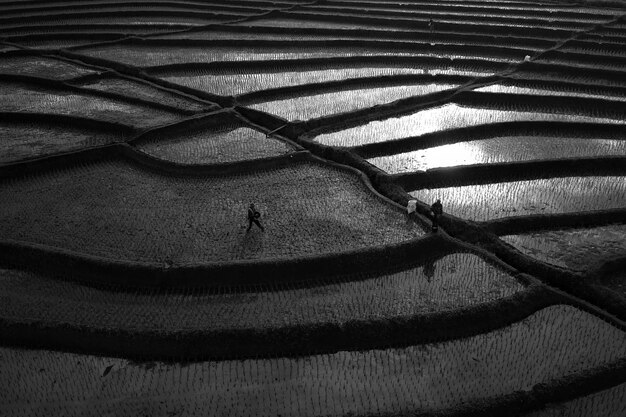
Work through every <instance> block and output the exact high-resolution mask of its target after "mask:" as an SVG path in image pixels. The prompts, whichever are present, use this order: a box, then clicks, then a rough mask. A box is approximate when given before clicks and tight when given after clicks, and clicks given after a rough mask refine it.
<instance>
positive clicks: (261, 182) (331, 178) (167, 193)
mask: <svg viewBox="0 0 626 417" xmlns="http://www.w3.org/2000/svg"><path fill="white" fill-rule="evenodd" d="M68 168H69V169H66V170H62V171H55V172H50V173H48V174H47V175H46V176H38V177H34V178H29V179H24V180H22V181H17V182H12V183H10V184H5V185H4V186H3V187H2V191H0V193H1V194H2V195H4V196H5V197H3V199H4V198H6V199H7V200H8V199H9V195H10V196H11V200H12V202H11V203H9V204H8V205H6V206H5V207H4V209H3V213H2V224H3V227H2V236H4V238H5V239H12V240H15V241H20V242H26V243H29V244H43V245H49V246H54V247H59V248H63V249H67V250H71V251H73V252H80V253H86V254H91V255H93V256H98V257H101V258H109V259H121V260H129V261H140V262H152V263H166V262H171V263H174V264H176V265H184V264H194V263H205V262H216V261H234V260H238V259H271V258H275V257H279V258H280V257H297V256H304V255H313V254H319V253H328V252H334V251H341V250H345V249H346V248H350V249H357V248H366V247H368V246H378V245H385V244H393V243H399V242H402V241H404V240H407V239H412V238H415V237H417V236H420V235H422V234H423V230H422V228H421V227H420V226H419V225H416V224H414V223H412V222H409V223H407V222H406V220H405V218H404V216H403V214H402V211H401V210H400V209H398V208H396V207H392V206H391V207H390V206H389V205H388V204H385V202H384V201H383V200H381V199H380V198H379V197H378V196H376V195H373V193H371V191H370V190H369V189H368V188H367V187H366V186H365V185H364V184H363V183H362V182H361V180H360V179H359V177H358V176H357V175H356V174H355V173H352V172H346V171H344V170H340V169H336V168H330V167H325V166H324V165H322V164H319V163H315V162H300V163H292V164H288V165H287V166H285V167H282V168H277V169H271V170H263V171H257V172H251V173H240V174H235V175H228V176H222V175H218V176H211V177H207V176H194V177H187V178H185V177H182V178H178V177H175V176H174V177H172V176H168V175H164V174H160V173H152V172H149V171H147V170H146V169H144V168H142V167H136V166H135V165H134V164H132V163H128V162H125V161H105V162H99V163H96V164H93V165H89V166H78V167H68ZM54 184H56V185H57V186H54ZM60 184H65V185H64V186H63V187H62V188H59V187H58V185H60ZM59 193H63V194H64V196H61V195H59ZM34 196H36V197H34ZM61 197H62V198H61ZM65 201H72V202H73V204H72V205H69V206H68V205H67V204H65ZM250 201H253V202H256V203H257V207H258V208H259V210H260V211H261V212H262V213H263V214H264V216H263V223H264V224H265V226H266V227H267V229H268V230H267V233H260V232H259V233H257V232H258V230H255V232H254V233H253V234H252V235H251V236H248V235H247V234H246V226H247V224H246V223H247V221H246V210H247V206H248V204H249V202H250ZM44 207H45V208H44ZM156 208H158V210H157V209H156ZM41 210H45V211H46V212H47V216H46V218H45V219H40V213H41ZM95 225H98V226H97V227H94V226H95ZM296 225H298V226H297V227H296ZM294 228H297V230H299V232H298V233H293V230H294ZM251 233H252V232H251Z"/></svg>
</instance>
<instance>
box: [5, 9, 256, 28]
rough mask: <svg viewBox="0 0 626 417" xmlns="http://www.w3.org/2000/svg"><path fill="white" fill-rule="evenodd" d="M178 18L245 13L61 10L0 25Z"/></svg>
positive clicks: (205, 19) (204, 19) (216, 18)
mask: <svg viewBox="0 0 626 417" xmlns="http://www.w3.org/2000/svg"><path fill="white" fill-rule="evenodd" d="M165 17H167V18H174V19H176V18H180V22H182V23H184V22H186V21H190V22H191V23H195V24H207V23H212V22H224V21H229V20H237V19H241V18H244V17H246V15H245V14H226V13H207V12H200V11H184V10H132V9H129V10H119V11H83V12H79V13H73V12H61V13H46V14H42V15H39V16H37V18H36V19H33V16H11V17H3V18H0V25H2V26H3V27H4V28H5V30H7V29H11V28H12V27H24V26H28V25H29V24H35V25H37V24H41V23H42V22H51V23H52V22H54V24H55V25H59V24H77V23H79V22H81V21H82V22H85V21H89V20H91V21H93V22H94V23H97V22H102V23H106V22H110V23H115V22H116V21H119V19H120V18H133V19H134V20H136V18H149V19H154V18H161V19H163V18H165Z"/></svg>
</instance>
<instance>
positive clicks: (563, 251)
mask: <svg viewBox="0 0 626 417" xmlns="http://www.w3.org/2000/svg"><path fill="white" fill-rule="evenodd" d="M502 238H503V239H504V240H505V241H506V242H508V243H510V244H511V245H513V246H515V247H516V248H518V249H519V250H521V251H522V252H524V253H526V254H529V255H530V256H534V257H536V258H538V259H541V260H542V261H545V262H550V263H553V264H556V265H559V266H562V267H565V268H571V269H576V270H580V271H584V270H586V269H588V268H589V266H590V265H594V264H598V263H601V262H602V261H603V260H605V259H611V258H614V257H617V256H620V255H623V254H624V252H626V226H624V225H610V226H601V227H594V228H589V229H565V230H553V231H543V232H535V233H528V234H519V235H506V236H503V237H502Z"/></svg>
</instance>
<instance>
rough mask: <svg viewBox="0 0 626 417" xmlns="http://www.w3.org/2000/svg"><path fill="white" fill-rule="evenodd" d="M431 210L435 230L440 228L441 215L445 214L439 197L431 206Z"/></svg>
mask: <svg viewBox="0 0 626 417" xmlns="http://www.w3.org/2000/svg"><path fill="white" fill-rule="evenodd" d="M430 210H431V211H432V213H433V232H436V231H437V230H439V216H441V215H442V214H443V205H442V204H441V200H439V199H437V201H435V202H434V203H433V204H432V206H430Z"/></svg>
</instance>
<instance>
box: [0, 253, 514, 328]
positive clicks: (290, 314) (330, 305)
mask: <svg viewBox="0 0 626 417" xmlns="http://www.w3.org/2000/svg"><path fill="white" fill-rule="evenodd" d="M360 275H363V274H355V275H352V276H351V275H347V276H344V277H342V279H341V280H337V282H332V283H327V284H326V285H319V286H314V287H312V288H291V289H289V288H285V289H283V290H281V291H270V292H256V293H236V292H233V293H231V294H228V295H224V294H221V295H220V294H210V293H206V292H203V291H197V292H196V293H193V294H188V295H184V296H174V295H172V294H164V295H161V294H150V293H146V294H125V293H115V292H110V291H106V290H99V289H92V288H85V287H79V286H75V285H72V284H68V283H62V282H54V281H50V280H48V279H46V278H45V277H41V276H36V275H34V274H29V273H20V272H17V271H13V270H4V271H3V274H2V278H0V282H1V284H0V285H1V287H2V290H3V294H4V295H5V299H4V301H3V303H2V307H1V313H0V317H2V318H3V319H5V320H15V321H20V320H23V319H24V318H27V319H28V320H29V321H33V322H41V323H49V324H50V325H55V324H56V325H59V324H62V323H63V324H65V325H68V326H81V327H83V326H84V327H90V328H93V329H104V330H109V331H110V330H113V329H122V328H123V329H131V330H136V331H143V332H149V331H160V332H165V333H175V332H177V331H179V330H180V329H185V330H186V331H205V332H206V331H220V330H221V331H229V330H233V329H235V330H242V329H244V330H245V329H251V328H254V329H259V330H262V329H272V328H280V327H284V326H315V325H318V326H319V325H324V324H328V323H332V324H337V325H342V324H343V325H345V324H347V323H349V322H350V321H354V320H364V321H368V320H381V319H393V318H395V317H411V316H414V315H417V314H428V313H440V312H446V311H453V310H454V309H458V308H463V307H471V306H477V305H480V304H481V303H485V302H489V301H495V300H498V299H500V298H504V297H510V296H512V295H513V294H516V293H517V292H519V291H523V290H524V288H525V287H524V284H523V283H522V282H520V281H519V280H517V279H516V278H514V277H513V276H511V275H509V274H508V273H506V272H505V271H503V270H501V269H500V268H498V267H496V266H493V265H490V264H488V263H486V262H485V261H484V260H482V259H481V258H479V257H477V256H476V255H471V254H452V255H447V256H444V257H443V258H441V259H436V260H435V259H433V260H432V262H429V263H428V264H427V265H426V266H420V267H414V268H410V269H406V270H403V271H400V272H395V273H382V274H376V275H374V276H367V275H366V276H360ZM355 279H357V280H356V281H354V280H355ZM86 309H87V310H88V312H87V311H86Z"/></svg>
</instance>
